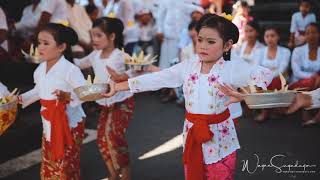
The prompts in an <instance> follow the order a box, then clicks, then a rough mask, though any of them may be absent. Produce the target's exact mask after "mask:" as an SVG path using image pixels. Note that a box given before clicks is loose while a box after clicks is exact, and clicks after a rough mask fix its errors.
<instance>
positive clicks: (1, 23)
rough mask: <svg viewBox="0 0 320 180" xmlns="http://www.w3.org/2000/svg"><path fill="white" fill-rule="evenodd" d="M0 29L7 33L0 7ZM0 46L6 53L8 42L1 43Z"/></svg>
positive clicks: (5, 19)
mask: <svg viewBox="0 0 320 180" xmlns="http://www.w3.org/2000/svg"><path fill="white" fill-rule="evenodd" d="M0 29H3V30H6V31H8V24H7V18H6V14H5V13H4V11H3V10H2V9H1V7H0ZM0 46H1V47H2V48H3V49H4V50H6V51H8V41H7V40H5V41H3V42H2V44H0Z"/></svg>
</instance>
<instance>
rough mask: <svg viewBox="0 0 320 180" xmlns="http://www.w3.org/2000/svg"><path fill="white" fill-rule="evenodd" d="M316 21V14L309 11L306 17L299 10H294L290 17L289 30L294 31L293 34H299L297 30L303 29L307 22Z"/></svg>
mask: <svg viewBox="0 0 320 180" xmlns="http://www.w3.org/2000/svg"><path fill="white" fill-rule="evenodd" d="M312 22H316V16H315V15H314V14H313V13H309V14H307V15H306V17H303V16H302V13H301V12H296V13H294V14H293V15H292V17H291V26H290V32H291V33H295V36H296V37H297V36H299V35H300V34H299V31H303V32H304V31H305V30H306V27H307V25H308V24H310V23H312Z"/></svg>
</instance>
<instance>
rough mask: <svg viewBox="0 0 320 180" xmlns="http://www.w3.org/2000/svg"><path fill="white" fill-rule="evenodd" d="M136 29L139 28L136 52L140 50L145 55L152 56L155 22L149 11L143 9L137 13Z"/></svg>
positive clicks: (155, 30)
mask: <svg viewBox="0 0 320 180" xmlns="http://www.w3.org/2000/svg"><path fill="white" fill-rule="evenodd" d="M137 19H138V24H137V25H138V28H139V42H138V47H139V48H138V51H139V50H142V51H143V52H144V53H145V54H150V55H151V56H153V55H154V54H155V52H154V49H153V47H154V38H155V36H156V32H157V29H156V26H155V20H154V18H153V15H152V13H151V11H150V10H149V9H147V8H143V9H141V10H139V11H138V13H137Z"/></svg>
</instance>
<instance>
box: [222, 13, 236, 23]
mask: <svg viewBox="0 0 320 180" xmlns="http://www.w3.org/2000/svg"><path fill="white" fill-rule="evenodd" d="M220 16H221V17H224V18H225V19H227V20H229V21H232V19H233V16H232V15H231V14H226V13H222V14H221V15H220Z"/></svg>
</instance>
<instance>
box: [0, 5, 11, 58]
mask: <svg viewBox="0 0 320 180" xmlns="http://www.w3.org/2000/svg"><path fill="white" fill-rule="evenodd" d="M8 59H9V49H8V23H7V17H6V14H5V12H4V11H3V9H2V8H1V7H0V62H2V61H6V60H8Z"/></svg>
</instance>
